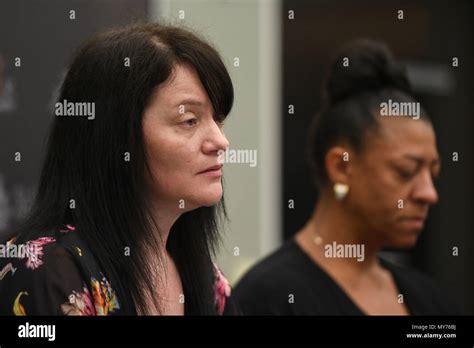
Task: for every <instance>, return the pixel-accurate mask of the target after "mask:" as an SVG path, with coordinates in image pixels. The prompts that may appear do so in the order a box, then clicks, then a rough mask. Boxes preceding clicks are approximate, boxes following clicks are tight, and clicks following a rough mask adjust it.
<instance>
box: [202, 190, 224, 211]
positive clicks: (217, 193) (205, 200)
mask: <svg viewBox="0 0 474 348" xmlns="http://www.w3.org/2000/svg"><path fill="white" fill-rule="evenodd" d="M221 198H222V187H215V188H209V189H208V190H205V191H204V192H203V193H202V194H201V195H199V198H198V199H197V200H196V201H197V202H196V203H198V205H199V206H203V207H212V206H213V205H216V204H217V203H219V201H220V200H221Z"/></svg>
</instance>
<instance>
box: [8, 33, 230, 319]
mask: <svg viewBox="0 0 474 348" xmlns="http://www.w3.org/2000/svg"><path fill="white" fill-rule="evenodd" d="M181 63H187V64H190V65H191V66H192V67H194V69H195V70H196V72H197V74H198V76H199V78H200V80H201V82H202V84H203V86H204V88H205V90H206V92H207V94H208V95H209V98H210V101H211V103H212V106H213V109H214V110H213V111H214V114H215V117H216V118H220V119H219V121H222V118H225V117H226V116H227V115H228V114H229V112H230V110H231V108H232V104H233V98H234V94H233V93H234V92H233V86H232V82H231V79H230V76H229V74H228V72H227V70H226V68H225V66H224V64H223V62H222V60H221V58H220V56H219V54H218V53H217V51H216V50H215V49H214V48H213V47H212V46H210V45H209V44H208V43H206V42H205V41H203V40H202V39H200V38H199V37H197V36H196V35H194V34H193V33H191V32H190V31H188V30H185V29H181V28H176V27H172V26H163V25H158V24H133V25H129V26H127V27H125V28H120V29H116V30H109V31H107V32H104V33H99V34H97V35H95V36H94V37H92V38H91V39H89V40H88V41H87V42H85V43H84V44H83V45H82V46H81V47H80V48H79V50H78V52H77V53H76V55H75V57H74V59H73V60H72V63H71V65H70V67H69V69H68V72H67V75H66V77H65V80H64V82H63V84H62V87H61V90H60V95H59V98H58V101H59V102H62V101H63V100H67V102H94V103H95V115H96V116H95V119H93V120H88V119H87V118H86V117H55V119H54V121H53V125H52V128H51V132H50V135H49V138H48V144H47V152H46V157H45V161H44V164H43V168H42V172H41V177H40V182H39V188H38V191H37V195H36V198H35V200H34V203H33V206H32V210H31V213H30V214H29V216H28V218H27V219H26V221H25V222H24V224H22V226H21V227H20V228H19V232H18V233H17V235H19V238H17V240H18V241H20V240H27V239H29V238H31V237H32V236H34V235H35V234H36V233H41V231H45V230H49V229H54V228H57V227H58V226H62V225H63V224H72V225H75V226H76V231H77V233H79V234H80V237H81V238H82V239H83V240H84V241H85V242H86V243H87V245H88V247H89V248H90V250H91V251H92V253H93V254H94V256H95V258H96V259H97V261H98V262H99V264H100V266H101V267H102V268H103V270H104V273H105V274H109V275H111V276H114V277H115V278H116V279H119V281H120V288H121V289H122V296H121V297H120V296H119V300H122V303H121V305H122V307H123V308H125V309H126V313H128V314H136V313H137V312H145V313H146V305H145V296H144V293H146V294H148V296H151V297H152V298H156V297H153V294H154V292H153V291H154V290H155V287H156V284H155V285H154V284H153V282H152V279H151V275H152V274H153V273H156V272H152V269H151V268H153V267H154V266H152V265H151V263H149V260H148V259H147V257H146V256H145V255H147V254H148V252H149V251H150V250H154V248H155V247H157V246H158V244H157V243H159V242H157V240H156V238H155V237H154V233H153V231H154V230H156V227H157V226H156V224H155V222H154V221H153V218H152V217H151V214H150V207H149V203H148V200H147V199H146V197H147V192H148V189H147V186H146V175H147V173H149V172H147V171H149V166H148V163H147V160H146V149H145V147H144V139H143V133H142V115H143V112H144V109H145V108H146V106H147V103H148V102H149V99H150V96H151V95H152V92H153V90H154V89H155V88H156V87H157V86H158V85H160V84H161V83H163V82H164V81H166V80H167V79H168V78H169V77H170V76H171V74H172V72H173V68H174V67H175V66H176V65H177V64H181ZM127 156H128V159H129V160H128V161H127V160H126V158H127ZM71 200H74V205H75V207H74V209H71V202H72V201H71ZM224 217H225V207H224V204H223V198H222V199H221V201H220V202H219V203H218V204H216V205H215V206H212V207H200V208H197V209H195V210H193V211H190V212H186V213H184V214H182V215H181V216H180V217H179V219H178V220H177V221H176V222H175V224H174V225H173V226H172V228H171V231H170V234H169V238H168V243H167V245H166V247H167V250H168V251H169V253H170V254H171V256H172V257H173V259H174V261H175V263H176V265H177V268H178V271H179V273H180V276H181V280H182V284H183V288H184V295H185V301H186V306H185V311H186V314H216V309H215V306H214V297H213V296H214V295H213V284H214V283H213V280H214V278H213V266H212V260H211V258H212V256H213V254H214V252H215V248H216V246H217V244H218V242H219V233H218V229H219V223H220V220H221V218H224ZM146 246H148V248H149V249H148V250H147V247H146ZM126 248H129V250H130V256H124V250H126ZM119 295H120V294H119ZM155 305H157V307H158V308H160V304H159V302H157V301H155Z"/></svg>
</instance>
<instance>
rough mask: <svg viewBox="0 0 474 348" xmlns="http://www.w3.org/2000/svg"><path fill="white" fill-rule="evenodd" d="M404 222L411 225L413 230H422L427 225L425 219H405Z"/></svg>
mask: <svg viewBox="0 0 474 348" xmlns="http://www.w3.org/2000/svg"><path fill="white" fill-rule="evenodd" d="M402 222H403V223H405V224H407V225H409V226H410V227H412V228H416V229H420V230H421V229H422V228H423V226H424V224H425V218H422V217H405V218H403V219H402Z"/></svg>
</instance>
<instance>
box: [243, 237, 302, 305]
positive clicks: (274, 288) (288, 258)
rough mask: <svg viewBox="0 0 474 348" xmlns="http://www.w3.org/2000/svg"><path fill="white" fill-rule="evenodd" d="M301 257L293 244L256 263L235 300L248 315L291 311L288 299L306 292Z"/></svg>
mask: <svg viewBox="0 0 474 348" xmlns="http://www.w3.org/2000/svg"><path fill="white" fill-rule="evenodd" d="M304 266H305V264H304V259H303V258H302V255H301V254H300V252H299V250H298V247H297V246H296V245H295V242H294V241H288V242H286V243H285V244H284V245H283V246H281V247H280V248H278V249H277V250H276V251H274V252H272V253H271V254H270V255H268V256H266V257H264V258H263V259H262V260H260V261H259V262H257V264H256V265H255V266H253V267H252V268H251V269H250V270H249V271H247V273H245V274H244V276H243V277H242V278H241V279H240V280H239V282H238V283H237V285H236V286H235V289H234V298H235V300H236V302H237V303H238V305H239V306H240V308H241V309H242V311H243V312H244V313H246V314H283V313H287V312H288V311H290V309H289V308H287V307H288V296H289V295H291V294H293V295H294V294H295V292H298V289H305V284H302V283H301V282H302V280H303V278H304V276H302V272H304V271H305V269H306V268H305V267H304Z"/></svg>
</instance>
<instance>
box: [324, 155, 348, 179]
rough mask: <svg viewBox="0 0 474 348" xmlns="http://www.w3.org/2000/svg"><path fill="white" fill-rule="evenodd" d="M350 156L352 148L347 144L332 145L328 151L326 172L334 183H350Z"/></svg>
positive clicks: (325, 159)
mask: <svg viewBox="0 0 474 348" xmlns="http://www.w3.org/2000/svg"><path fill="white" fill-rule="evenodd" d="M350 156H351V154H350V150H349V148H348V147H345V146H334V147H331V148H330V149H329V150H328V152H327V153H326V156H325V158H324V162H325V165H326V173H327V176H328V179H329V181H330V182H331V183H332V184H345V185H348V184H349V174H350V169H351V162H350Z"/></svg>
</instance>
